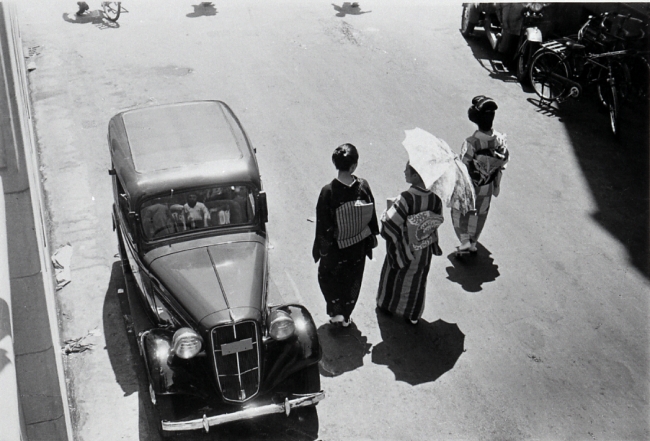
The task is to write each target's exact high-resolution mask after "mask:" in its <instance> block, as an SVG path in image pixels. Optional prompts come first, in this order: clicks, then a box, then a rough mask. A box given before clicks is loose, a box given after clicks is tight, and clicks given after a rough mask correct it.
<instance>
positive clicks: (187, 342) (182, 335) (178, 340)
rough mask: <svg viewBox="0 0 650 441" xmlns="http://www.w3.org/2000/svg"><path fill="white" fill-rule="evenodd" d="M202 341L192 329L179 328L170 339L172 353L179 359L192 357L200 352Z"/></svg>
mask: <svg viewBox="0 0 650 441" xmlns="http://www.w3.org/2000/svg"><path fill="white" fill-rule="evenodd" d="M202 345H203V339H202V338H201V336H200V335H199V334H197V332H196V331H195V330H194V329H191V328H180V329H179V330H178V331H176V332H175V333H174V337H173V338H172V351H173V352H174V355H176V356H177V357H180V358H184V359H186V360H187V359H188V358H192V357H194V356H195V355H196V354H198V353H199V352H200V351H201V346H202Z"/></svg>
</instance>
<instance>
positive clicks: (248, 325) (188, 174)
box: [108, 101, 324, 435]
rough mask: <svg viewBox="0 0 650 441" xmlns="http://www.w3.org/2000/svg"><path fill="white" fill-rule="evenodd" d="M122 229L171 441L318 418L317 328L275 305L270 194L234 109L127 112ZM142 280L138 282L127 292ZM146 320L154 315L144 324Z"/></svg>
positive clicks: (121, 119)
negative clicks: (248, 422) (220, 428)
mask: <svg viewBox="0 0 650 441" xmlns="http://www.w3.org/2000/svg"><path fill="white" fill-rule="evenodd" d="M108 145H109V150H110V155H111V160H112V167H111V169H110V170H109V174H110V175H111V176H112V180H113V192H114V202H115V203H114V205H113V222H114V227H115V231H116V234H117V241H118V246H119V252H120V256H121V260H122V266H123V269H124V273H125V277H126V278H127V288H129V287H130V293H129V295H130V298H136V299H137V298H139V299H140V301H138V302H133V303H132V304H131V308H132V310H133V309H134V308H141V309H142V308H143V309H144V310H145V311H146V317H147V321H146V323H147V326H145V329H143V330H141V331H140V330H136V333H137V335H138V345H139V349H140V353H141V355H142V356H143V358H144V365H145V366H146V371H147V375H148V379H149V392H150V396H151V401H152V402H153V404H154V407H155V408H156V410H157V412H158V414H159V419H160V427H159V429H160V430H161V433H162V434H163V435H167V434H173V433H177V432H179V431H185V430H197V429H199V430H205V431H206V432H207V431H209V430H210V427H212V426H216V425H219V424H223V423H227V422H231V421H237V420H242V419H248V418H254V417H256V416H260V415H265V414H270V413H286V414H287V415H289V413H290V412H291V410H292V409H294V408H298V407H309V406H314V405H315V404H316V403H318V402H319V401H320V400H322V399H323V398H324V393H323V391H322V390H321V388H320V376H319V371H318V361H319V360H320V358H321V348H320V345H319V342H318V335H317V333H316V327H315V324H314V321H313V319H312V317H311V315H310V314H309V312H308V311H307V309H306V308H304V307H303V306H301V305H297V304H280V305H271V304H270V302H269V299H268V290H267V287H268V277H269V275H268V237H267V231H266V222H267V203H266V194H265V193H264V191H263V189H262V182H261V179H260V173H259V169H258V164H257V159H256V156H255V150H254V149H253V148H252V146H251V143H250V141H249V139H248V137H247V135H246V133H245V132H244V130H243V128H242V126H241V124H240V122H239V120H238V119H237V118H236V117H235V115H234V114H233V112H232V111H231V109H230V108H229V107H228V106H227V105H226V104H225V103H223V102H220V101H194V102H186V103H176V104H169V105H160V106H150V107H144V108H138V109H132V110H127V111H124V112H121V113H118V114H117V115H115V116H114V117H113V118H112V119H111V120H110V123H109V126H108ZM129 282H131V283H129ZM143 315H144V314H143Z"/></svg>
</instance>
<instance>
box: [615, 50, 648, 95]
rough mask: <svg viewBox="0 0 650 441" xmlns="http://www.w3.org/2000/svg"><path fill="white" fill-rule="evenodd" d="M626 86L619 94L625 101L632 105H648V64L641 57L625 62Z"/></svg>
mask: <svg viewBox="0 0 650 441" xmlns="http://www.w3.org/2000/svg"><path fill="white" fill-rule="evenodd" d="M624 66H625V68H626V69H625V73H626V74H627V78H625V79H626V80H627V84H626V88H625V90H624V91H623V90H621V94H622V95H623V94H624V95H623V98H624V99H625V101H628V102H630V103H632V104H643V105H646V106H647V105H648V103H649V101H650V63H648V60H646V59H645V58H643V57H640V56H636V57H632V58H630V59H626V61H625V64H624Z"/></svg>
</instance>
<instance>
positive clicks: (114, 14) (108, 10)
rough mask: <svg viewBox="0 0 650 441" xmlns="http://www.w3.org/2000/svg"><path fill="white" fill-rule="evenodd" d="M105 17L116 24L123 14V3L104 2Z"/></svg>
mask: <svg viewBox="0 0 650 441" xmlns="http://www.w3.org/2000/svg"><path fill="white" fill-rule="evenodd" d="M102 7H103V8H104V16H105V17H106V19H107V20H109V21H112V22H116V21H117V19H118V18H120V13H121V12H122V2H102Z"/></svg>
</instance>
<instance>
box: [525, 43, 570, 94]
mask: <svg viewBox="0 0 650 441" xmlns="http://www.w3.org/2000/svg"><path fill="white" fill-rule="evenodd" d="M529 72H530V84H531V85H532V86H533V88H534V89H535V93H536V94H537V95H538V96H539V97H540V98H541V99H542V101H547V102H553V101H557V100H558V99H563V98H565V97H566V95H567V90H568V89H569V88H568V86H567V84H568V83H567V82H566V81H563V80H565V79H568V77H569V68H568V67H567V65H566V63H565V61H564V60H563V59H562V57H560V56H559V55H558V54H556V53H555V52H552V51H549V50H544V49H542V50H540V51H537V53H536V54H535V55H534V56H533V61H531V63H530V69H529Z"/></svg>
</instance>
